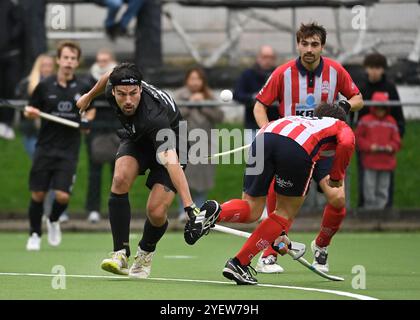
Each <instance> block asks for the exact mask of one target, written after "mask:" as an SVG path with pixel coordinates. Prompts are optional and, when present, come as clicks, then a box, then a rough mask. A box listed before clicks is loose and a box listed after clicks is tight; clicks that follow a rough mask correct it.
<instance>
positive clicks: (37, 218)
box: [28, 198, 44, 236]
mask: <svg viewBox="0 0 420 320" xmlns="http://www.w3.org/2000/svg"><path fill="white" fill-rule="evenodd" d="M43 210H44V204H43V202H42V201H41V202H36V201H35V200H34V199H32V198H31V202H30V203H29V210H28V214H29V235H32V233H34V232H35V233H37V234H38V236H41V234H42V230H41V223H42V211H43Z"/></svg>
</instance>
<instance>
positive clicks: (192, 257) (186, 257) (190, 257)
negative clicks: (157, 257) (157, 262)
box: [163, 255, 197, 259]
mask: <svg viewBox="0 0 420 320" xmlns="http://www.w3.org/2000/svg"><path fill="white" fill-rule="evenodd" d="M163 258H165V259H195V258H197V257H196V256H180V255H178V256H177V255H175V256H163Z"/></svg>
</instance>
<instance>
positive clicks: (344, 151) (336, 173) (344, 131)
mask: <svg viewBox="0 0 420 320" xmlns="http://www.w3.org/2000/svg"><path fill="white" fill-rule="evenodd" d="M336 126H337V135H336V138H337V148H336V150H335V157H334V162H333V166H332V168H331V171H330V179H331V180H336V181H337V180H342V179H344V176H345V172H346V168H347V166H348V165H349V163H350V159H351V156H352V155H353V151H354V147H355V138H354V133H353V130H351V128H350V127H349V126H348V125H347V124H346V123H345V122H343V121H337V123H336Z"/></svg>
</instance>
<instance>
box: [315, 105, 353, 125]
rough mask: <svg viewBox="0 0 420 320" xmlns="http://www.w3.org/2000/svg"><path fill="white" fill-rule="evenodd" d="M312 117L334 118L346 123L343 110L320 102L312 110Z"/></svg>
mask: <svg viewBox="0 0 420 320" xmlns="http://www.w3.org/2000/svg"><path fill="white" fill-rule="evenodd" d="M314 116H315V117H318V118H321V117H331V118H336V119H339V120H342V121H346V112H345V111H344V109H343V108H341V107H340V106H338V105H336V104H329V103H326V102H321V103H320V104H319V105H318V106H317V107H316V108H315V110H314Z"/></svg>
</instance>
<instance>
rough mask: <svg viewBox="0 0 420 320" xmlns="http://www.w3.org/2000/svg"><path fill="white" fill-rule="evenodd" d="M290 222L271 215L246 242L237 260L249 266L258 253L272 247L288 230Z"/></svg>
mask: <svg viewBox="0 0 420 320" xmlns="http://www.w3.org/2000/svg"><path fill="white" fill-rule="evenodd" d="M289 223H290V222H289V220H288V219H286V218H283V217H280V216H278V215H276V214H270V215H269V216H268V218H267V219H265V220H263V221H262V222H261V223H260V224H259V226H258V227H257V228H256V229H255V230H254V232H253V233H252V235H251V237H249V238H248V240H247V241H246V242H245V244H244V245H243V246H242V248H241V250H240V251H239V252H238V254H237V255H236V258H238V260H239V261H240V262H241V264H242V265H248V264H249V263H250V262H251V260H252V258H253V257H255V256H256V255H257V254H258V252H260V251H261V250H264V249H265V248H267V247H268V246H270V245H271V244H272V243H273V242H274V240H276V238H277V237H278V236H280V234H281V233H282V232H283V231H284V230H285V229H286V226H287V225H288V224H289Z"/></svg>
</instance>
